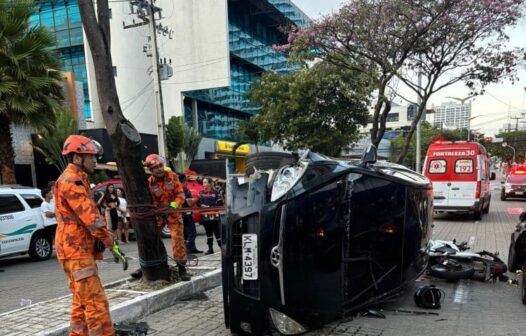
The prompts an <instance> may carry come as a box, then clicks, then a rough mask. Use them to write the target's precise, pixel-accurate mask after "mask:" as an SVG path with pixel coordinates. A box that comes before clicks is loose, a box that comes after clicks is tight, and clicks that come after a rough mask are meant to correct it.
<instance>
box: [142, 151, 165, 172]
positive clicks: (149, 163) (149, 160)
mask: <svg viewBox="0 0 526 336" xmlns="http://www.w3.org/2000/svg"><path fill="white" fill-rule="evenodd" d="M144 162H145V163H146V167H148V169H152V168H155V167H157V166H161V165H164V159H163V158H162V157H161V156H160V155H159V154H150V155H148V156H147V157H146V160H144Z"/></svg>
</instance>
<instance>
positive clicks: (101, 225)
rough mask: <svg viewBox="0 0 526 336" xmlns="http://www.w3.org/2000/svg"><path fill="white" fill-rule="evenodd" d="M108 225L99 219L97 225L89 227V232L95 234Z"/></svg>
mask: <svg viewBox="0 0 526 336" xmlns="http://www.w3.org/2000/svg"><path fill="white" fill-rule="evenodd" d="M105 226H106V224H104V222H103V221H102V220H101V219H100V218H99V220H97V221H96V222H95V223H93V225H91V226H90V227H89V231H90V232H95V231H96V230H98V229H100V228H102V227H105Z"/></svg>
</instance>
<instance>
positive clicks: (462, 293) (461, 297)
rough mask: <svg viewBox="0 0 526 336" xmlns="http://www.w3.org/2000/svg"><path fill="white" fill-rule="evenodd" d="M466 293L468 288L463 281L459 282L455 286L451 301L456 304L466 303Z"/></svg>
mask: <svg viewBox="0 0 526 336" xmlns="http://www.w3.org/2000/svg"><path fill="white" fill-rule="evenodd" d="M468 293H469V289H468V288H467V287H466V286H465V284H464V281H461V282H459V283H458V285H457V288H455V294H454V296H453V302H455V303H458V304H464V303H466V299H467V297H468Z"/></svg>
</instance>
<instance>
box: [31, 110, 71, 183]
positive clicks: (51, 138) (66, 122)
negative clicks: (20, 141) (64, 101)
mask: <svg viewBox="0 0 526 336" xmlns="http://www.w3.org/2000/svg"><path fill="white" fill-rule="evenodd" d="M55 116H56V119H57V122H56V124H55V125H54V127H53V128H52V129H45V130H44V131H43V132H41V133H40V134H38V136H37V141H36V143H35V144H33V149H34V150H36V151H38V152H39V153H41V154H42V155H43V156H44V157H45V159H46V162H47V163H49V164H52V165H54V166H55V167H56V168H57V170H58V171H59V172H60V173H62V172H63V171H64V169H66V167H67V165H68V161H67V160H66V157H65V156H63V155H62V144H63V143H64V141H66V138H67V137H68V136H70V135H71V134H78V133H79V128H78V124H77V120H76V119H75V118H74V117H73V114H72V113H71V111H70V110H69V109H68V108H66V107H61V108H59V109H57V110H56V111H55Z"/></svg>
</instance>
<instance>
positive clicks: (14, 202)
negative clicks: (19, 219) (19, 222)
mask: <svg viewBox="0 0 526 336" xmlns="http://www.w3.org/2000/svg"><path fill="white" fill-rule="evenodd" d="M20 211H24V205H23V204H22V202H20V200H19V199H18V197H16V196H15V195H0V215H3V214H8V213H12V212H20Z"/></svg>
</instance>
